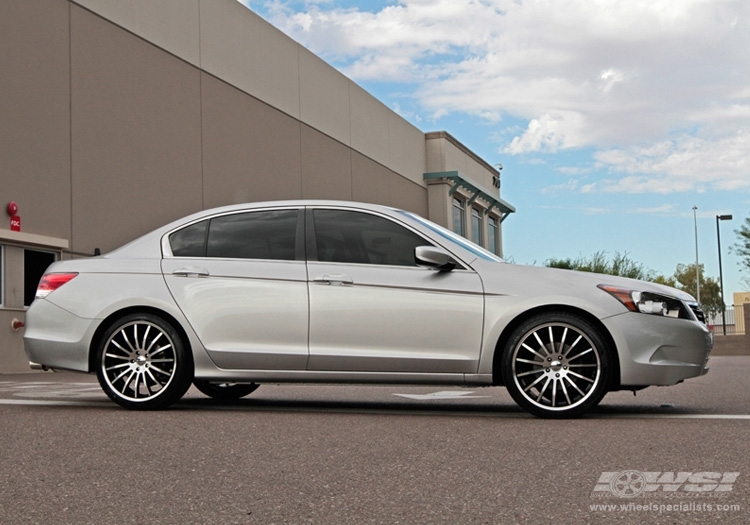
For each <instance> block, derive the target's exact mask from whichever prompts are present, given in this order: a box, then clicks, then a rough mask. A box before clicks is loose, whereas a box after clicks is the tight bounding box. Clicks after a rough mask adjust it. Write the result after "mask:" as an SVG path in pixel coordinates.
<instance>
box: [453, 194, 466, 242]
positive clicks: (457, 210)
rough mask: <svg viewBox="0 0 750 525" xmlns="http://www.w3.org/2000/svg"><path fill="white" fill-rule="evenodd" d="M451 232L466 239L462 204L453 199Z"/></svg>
mask: <svg viewBox="0 0 750 525" xmlns="http://www.w3.org/2000/svg"><path fill="white" fill-rule="evenodd" d="M453 231H454V232H455V233H457V234H459V235H461V236H463V237H466V226H465V225H464V203H463V201H462V200H461V199H456V198H454V199H453Z"/></svg>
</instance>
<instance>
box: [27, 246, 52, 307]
mask: <svg viewBox="0 0 750 525" xmlns="http://www.w3.org/2000/svg"><path fill="white" fill-rule="evenodd" d="M56 258H57V256H56V255H55V254H54V253H52V252H40V251H36V250H24V251H23V304H24V306H31V303H32V301H33V300H34V297H35V296H36V288H37V286H39V281H40V280H41V279H42V275H44V271H45V270H46V269H47V267H48V266H49V265H50V264H52V263H53V262H55V259H56Z"/></svg>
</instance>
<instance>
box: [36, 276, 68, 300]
mask: <svg viewBox="0 0 750 525" xmlns="http://www.w3.org/2000/svg"><path fill="white" fill-rule="evenodd" d="M76 275H78V274H77V273H74V272H71V273H47V274H44V275H42V280H41V281H39V286H37V288H36V296H35V297H36V298H37V299H42V298H44V297H47V296H48V295H49V294H51V293H52V292H54V291H55V290H57V289H58V288H60V287H61V286H62V285H63V284H65V283H67V282H68V281H70V280H71V279H73V278H74V277H75V276H76Z"/></svg>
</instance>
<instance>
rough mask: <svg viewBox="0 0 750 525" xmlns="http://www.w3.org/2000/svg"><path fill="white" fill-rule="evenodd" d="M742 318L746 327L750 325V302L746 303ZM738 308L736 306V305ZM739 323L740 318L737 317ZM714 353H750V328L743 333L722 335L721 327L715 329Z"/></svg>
mask: <svg viewBox="0 0 750 525" xmlns="http://www.w3.org/2000/svg"><path fill="white" fill-rule="evenodd" d="M735 295H736V294H735ZM744 304H745V306H744V308H742V312H743V315H742V319H741V321H742V322H743V326H744V327H748V326H750V307H748V306H747V305H748V304H750V303H744ZM735 308H736V307H735ZM737 321H738V323H737V324H738V325H739V321H740V319H737ZM712 354H713V355H750V330H747V329H745V330H744V333H742V334H728V335H721V328H720V327H719V328H718V329H714V350H713V352H712Z"/></svg>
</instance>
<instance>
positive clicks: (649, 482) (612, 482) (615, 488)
mask: <svg viewBox="0 0 750 525" xmlns="http://www.w3.org/2000/svg"><path fill="white" fill-rule="evenodd" d="M739 475H740V473H739V472H641V471H640V470H622V471H620V472H602V475H601V476H599V481H597V482H596V486H595V487H594V490H593V492H592V493H591V496H592V497H595V496H598V497H601V496H607V495H614V496H617V497H618V498H634V497H636V496H646V495H649V494H653V493H658V492H664V493H677V492H681V493H687V494H693V495H698V494H706V493H720V492H731V491H732V487H733V486H734V482H735V481H736V480H737V477H738V476H739Z"/></svg>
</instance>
